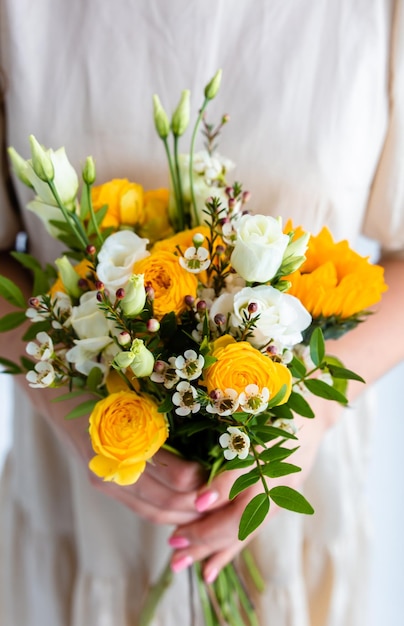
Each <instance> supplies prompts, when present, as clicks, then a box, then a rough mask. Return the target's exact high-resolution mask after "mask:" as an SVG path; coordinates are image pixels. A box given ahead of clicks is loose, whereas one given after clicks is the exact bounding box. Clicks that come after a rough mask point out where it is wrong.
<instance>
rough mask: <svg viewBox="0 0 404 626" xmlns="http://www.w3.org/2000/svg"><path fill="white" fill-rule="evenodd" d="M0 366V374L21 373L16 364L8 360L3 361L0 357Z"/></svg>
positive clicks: (21, 370)
mask: <svg viewBox="0 0 404 626" xmlns="http://www.w3.org/2000/svg"><path fill="white" fill-rule="evenodd" d="M0 365H1V366H2V369H0V374H13V375H15V374H22V373H23V371H24V370H23V369H22V368H21V367H20V366H19V365H17V363H14V362H13V361H10V360H9V359H5V358H3V357H0Z"/></svg>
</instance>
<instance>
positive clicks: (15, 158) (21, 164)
mask: <svg viewBox="0 0 404 626" xmlns="http://www.w3.org/2000/svg"><path fill="white" fill-rule="evenodd" d="M8 155H9V157H10V161H11V165H12V166H13V170H14V172H15V174H16V175H17V176H18V178H19V179H20V181H21V182H22V183H24V185H27V187H31V189H32V188H33V187H32V184H31V182H30V181H29V179H28V178H27V175H26V171H27V167H29V164H28V163H27V161H26V160H25V159H23V158H22V156H20V155H19V154H18V152H17V150H14V148H12V147H10V148H8Z"/></svg>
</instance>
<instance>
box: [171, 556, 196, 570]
mask: <svg viewBox="0 0 404 626" xmlns="http://www.w3.org/2000/svg"><path fill="white" fill-rule="evenodd" d="M192 562H193V559H192V556H183V557H181V558H180V559H178V560H177V561H174V563H171V569H172V570H173V572H174V573H175V574H178V572H181V571H182V570H183V569H186V568H187V567H189V566H190V565H192Z"/></svg>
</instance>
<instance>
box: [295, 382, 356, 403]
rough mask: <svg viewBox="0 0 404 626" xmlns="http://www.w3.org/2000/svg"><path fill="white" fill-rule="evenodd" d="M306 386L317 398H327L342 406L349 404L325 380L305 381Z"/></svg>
mask: <svg viewBox="0 0 404 626" xmlns="http://www.w3.org/2000/svg"><path fill="white" fill-rule="evenodd" d="M304 384H305V385H306V387H307V389H308V390H309V391H310V392H311V393H312V394H314V395H315V396H319V397H320V398H325V399H326V400H335V401H336V402H340V403H341V404H348V400H347V399H346V397H345V396H344V395H343V394H342V393H341V392H340V391H338V389H336V388H335V387H333V386H331V385H328V384H327V383H325V382H324V381H323V380H316V379H308V380H305V381H304Z"/></svg>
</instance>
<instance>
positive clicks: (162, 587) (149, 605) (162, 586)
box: [138, 561, 173, 626]
mask: <svg viewBox="0 0 404 626" xmlns="http://www.w3.org/2000/svg"><path fill="white" fill-rule="evenodd" d="M172 578H173V573H172V570H171V566H170V561H168V563H167V565H166V566H165V568H164V570H163V571H162V573H161V575H160V577H159V578H158V580H157V582H156V583H155V584H154V585H153V586H152V587H151V589H150V591H149V593H148V595H147V598H146V602H145V604H144V606H143V609H142V612H141V614H140V618H139V622H138V626H149V624H151V622H152V620H153V616H154V613H155V611H156V608H157V605H158V604H159V602H160V600H161V598H162V596H163V595H164V593H165V591H166V590H167V589H168V587H169V586H170V585H171V581H172Z"/></svg>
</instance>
